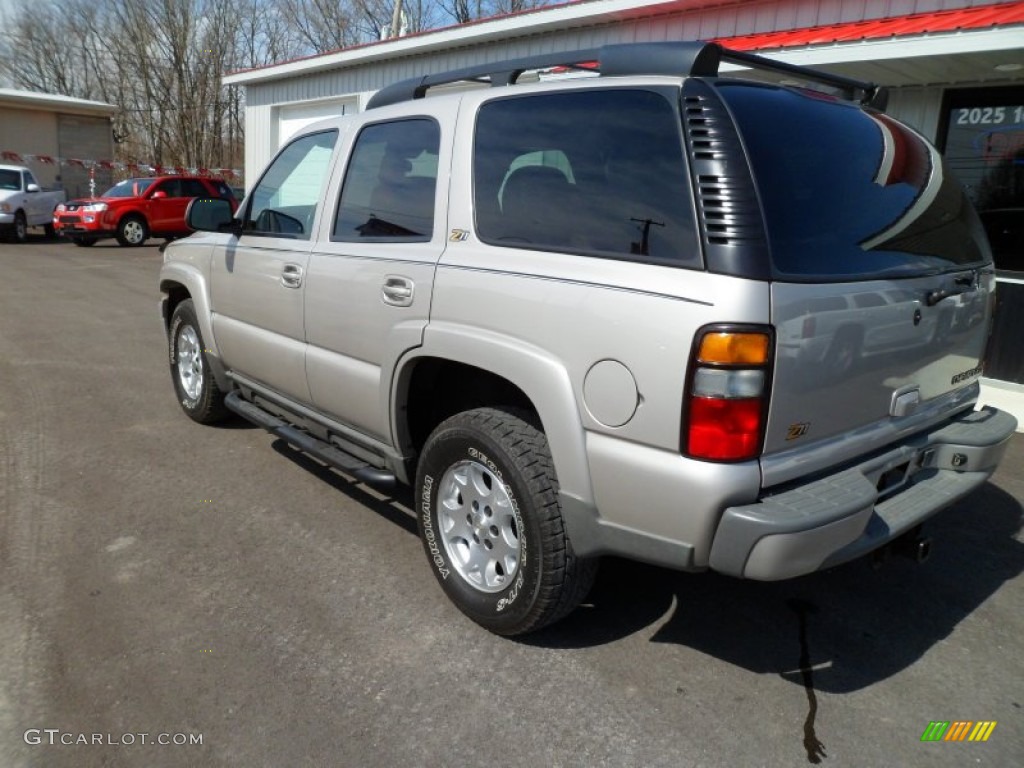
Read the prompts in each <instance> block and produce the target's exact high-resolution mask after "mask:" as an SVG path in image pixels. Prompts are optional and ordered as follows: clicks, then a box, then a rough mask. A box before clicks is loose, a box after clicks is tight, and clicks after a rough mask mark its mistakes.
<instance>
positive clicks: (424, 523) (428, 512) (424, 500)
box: [420, 475, 451, 581]
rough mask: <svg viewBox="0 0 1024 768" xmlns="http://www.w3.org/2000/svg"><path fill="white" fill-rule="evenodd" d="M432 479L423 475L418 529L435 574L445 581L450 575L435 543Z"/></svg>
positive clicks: (440, 550)
mask: <svg viewBox="0 0 1024 768" xmlns="http://www.w3.org/2000/svg"><path fill="white" fill-rule="evenodd" d="M434 485H435V483H434V478H433V476H431V475H424V476H423V482H422V483H421V489H420V527H421V530H422V531H423V546H424V547H426V550H427V556H428V557H430V560H431V561H432V562H433V563H434V567H435V568H437V573H438V575H439V576H440V577H441V579H442V581H447V580H448V577H449V576H450V575H451V569H449V568H448V562H447V560H446V559H445V556H444V554H443V548H442V547H441V545H440V544H439V543H438V541H437V533H436V531H435V529H434V514H433V512H434V502H433V490H434Z"/></svg>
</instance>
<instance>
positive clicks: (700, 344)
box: [681, 325, 775, 462]
mask: <svg viewBox="0 0 1024 768" xmlns="http://www.w3.org/2000/svg"><path fill="white" fill-rule="evenodd" d="M774 348H775V338H774V334H773V332H772V329H771V328H770V327H768V326H762V325H757V326H753V325H743V326H739V325H713V326H705V327H704V328H702V329H701V330H700V331H699V332H698V333H697V336H696V339H695V340H694V345H693V352H692V354H691V356H690V371H689V376H688V377H687V384H686V397H685V400H684V404H683V434H682V436H681V443H682V446H681V447H682V452H683V453H684V454H685V455H687V456H689V457H691V458H694V459H701V460H705V461H723V462H725V461H748V460H750V459H753V458H756V457H757V456H759V455H760V453H761V448H762V445H763V443H764V430H765V424H766V422H767V420H768V400H769V396H770V393H771V370H772V351H773V350H774Z"/></svg>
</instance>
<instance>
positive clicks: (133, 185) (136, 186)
mask: <svg viewBox="0 0 1024 768" xmlns="http://www.w3.org/2000/svg"><path fill="white" fill-rule="evenodd" d="M154 181H155V179H125V180H124V181H120V182H118V183H117V184H115V185H114V186H112V187H111V188H110V189H108V190H107V191H106V192H104V193H103V197H139V196H140V195H141V194H143V193H144V192H145V191H146V190H147V189H149V188H150V186H152V184H153V182H154Z"/></svg>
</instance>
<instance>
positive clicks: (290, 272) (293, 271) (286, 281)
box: [281, 264, 302, 288]
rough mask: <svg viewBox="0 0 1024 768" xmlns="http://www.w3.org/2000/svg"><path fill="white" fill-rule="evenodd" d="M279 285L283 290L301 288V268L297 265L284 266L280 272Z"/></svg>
mask: <svg viewBox="0 0 1024 768" xmlns="http://www.w3.org/2000/svg"><path fill="white" fill-rule="evenodd" d="M281 285H283V286H284V287H285V288H299V287H301V286H302V267H300V266H299V265H298V264H285V265H284V268H283V269H282V270H281Z"/></svg>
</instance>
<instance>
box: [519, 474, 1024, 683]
mask: <svg viewBox="0 0 1024 768" xmlns="http://www.w3.org/2000/svg"><path fill="white" fill-rule="evenodd" d="M1021 524H1022V507H1021V505H1020V503H1019V502H1018V501H1017V500H1016V499H1015V498H1014V497H1013V496H1011V495H1010V494H1008V493H1006V492H1005V491H1003V490H1001V489H1000V488H998V487H997V486H995V485H993V484H991V483H988V484H986V485H985V486H983V487H982V488H981V489H979V490H978V491H977V492H976V493H974V494H973V495H972V496H970V497H969V498H968V499H965V500H963V501H961V502H959V503H958V504H956V505H954V506H953V507H951V508H949V509H948V510H945V511H944V512H942V513H940V514H939V515H937V516H936V517H935V518H933V519H932V521H930V523H929V524H928V525H927V526H926V530H927V531H928V533H929V535H931V536H932V537H933V539H934V546H933V555H932V557H931V559H930V560H929V561H928V562H927V563H925V564H924V565H917V564H916V563H914V562H912V561H910V560H907V559H904V558H892V559H889V560H887V561H886V562H885V563H884V565H883V566H882V567H881V568H878V569H874V568H873V567H872V562H871V560H870V559H862V560H859V561H855V562H853V563H847V564H846V565H843V566H839V567H837V568H833V569H830V570H828V571H824V572H821V573H817V574H811V575H809V576H804V577H801V578H799V579H793V580H789V581H782V582H754V581H742V580H738V579H733V578H729V577H726V576H720V575H718V574H714V573H705V574H682V573H676V572H673V571H667V570H663V569H660V568H655V567H652V566H645V565H640V564H636V563H629V562H625V561H622V560H617V559H607V560H606V561H605V562H604V563H602V572H601V574H600V575H599V577H598V580H597V583H596V584H595V586H594V589H593V590H592V591H591V593H590V595H589V597H588V599H587V600H586V602H585V603H584V605H583V606H581V607H580V608H579V609H577V610H576V611H575V612H574V613H573V614H571V615H570V616H569V617H567V618H566V619H564V620H562V621H561V622H559V623H558V624H556V625H554V626H552V627H549V628H548V629H546V630H544V631H542V632H539V633H537V634H534V635H530V636H527V637H526V638H523V639H522V642H524V643H527V644H530V645H537V646H542V647H550V648H581V647H591V646H596V645H602V644H605V643H609V642H612V641H614V640H616V639H619V638H622V637H625V636H627V635H630V634H633V633H634V632H637V631H640V630H642V629H644V628H646V627H649V626H652V625H654V624H656V623H658V622H663V623H662V624H661V626H660V627H658V629H657V630H656V631H655V632H654V634H653V636H652V637H651V641H652V642H656V643H675V644H679V645H684V646H687V647H690V648H693V649H694V650H697V651H700V652H702V653H706V654H707V655H708V656H711V657H714V658H717V659H721V660H722V661H725V662H728V663H730V664H734V665H736V666H739V667H742V668H744V669H748V670H750V671H752V672H757V673H760V674H764V673H769V674H778V675H781V676H782V677H784V678H786V679H788V680H791V681H792V682H794V683H797V684H801V685H806V677H807V676H809V672H810V670H811V669H813V670H814V678H813V679H814V688H816V689H817V690H819V691H827V692H832V693H842V692H849V691H856V690H859V689H862V688H864V687H866V686H869V685H872V684H874V683H876V682H878V681H880V680H884V679H886V678H888V677H890V676H892V675H894V674H896V673H897V672H899V671H901V670H903V669H905V668H907V667H909V666H910V665H911V664H913V663H914V662H915V661H916V660H917V659H918V658H920V657H921V656H922V655H924V654H925V653H926V652H927V651H928V650H929V649H930V648H931V647H933V646H934V645H935V644H936V643H938V642H939V641H941V640H942V639H943V638H945V637H947V636H949V635H950V633H951V632H952V631H953V630H954V629H955V627H956V626H957V624H959V623H960V622H961V621H962V620H963V619H964V618H966V617H967V616H969V615H970V614H971V613H972V612H973V611H974V610H975V609H976V608H977V607H978V606H980V605H981V604H982V603H984V602H985V601H986V600H987V599H988V598H989V597H991V596H992V595H993V594H994V593H995V592H996V591H997V590H998V589H999V588H1000V587H1001V586H1002V585H1003V584H1004V583H1005V582H1007V581H1009V580H1011V579H1014V578H1016V577H1017V576H1019V575H1020V574H1021V572H1022V571H1024V543H1022V542H1020V541H1017V540H1016V538H1015V536H1016V534H1017V533H1018V532H1019V531H1020V530H1021Z"/></svg>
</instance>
